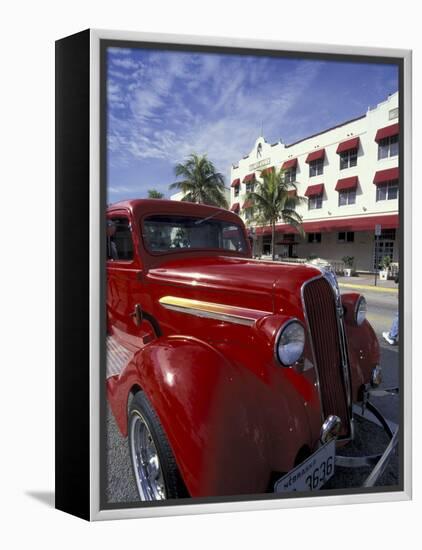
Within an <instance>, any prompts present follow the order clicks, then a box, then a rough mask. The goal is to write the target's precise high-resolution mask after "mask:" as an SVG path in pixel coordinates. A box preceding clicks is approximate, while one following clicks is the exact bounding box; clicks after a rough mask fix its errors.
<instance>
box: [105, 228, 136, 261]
mask: <svg viewBox="0 0 422 550" xmlns="http://www.w3.org/2000/svg"><path fill="white" fill-rule="evenodd" d="M107 259H108V260H123V261H128V260H132V259H133V242H132V232H131V227H130V224H129V220H128V219H127V218H123V217H118V218H117V217H116V218H109V219H108V220H107Z"/></svg>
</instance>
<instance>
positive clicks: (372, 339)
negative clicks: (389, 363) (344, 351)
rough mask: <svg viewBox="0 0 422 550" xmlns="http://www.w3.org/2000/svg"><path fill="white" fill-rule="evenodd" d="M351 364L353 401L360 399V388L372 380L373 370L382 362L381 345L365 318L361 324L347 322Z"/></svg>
mask: <svg viewBox="0 0 422 550" xmlns="http://www.w3.org/2000/svg"><path fill="white" fill-rule="evenodd" d="M345 326H346V334H347V340H348V351H349V361H350V365H351V377H352V396H353V401H359V400H360V389H361V388H362V386H363V385H365V384H368V383H369V382H370V380H371V373H372V370H373V369H374V367H375V366H376V365H379V364H380V346H379V342H378V338H377V335H376V334H375V331H374V329H373V328H372V325H371V324H370V323H369V322H368V321H367V320H365V321H364V322H363V323H362V324H361V325H360V326H357V325H356V324H351V323H346V325H345Z"/></svg>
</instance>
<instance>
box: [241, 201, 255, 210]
mask: <svg viewBox="0 0 422 550" xmlns="http://www.w3.org/2000/svg"><path fill="white" fill-rule="evenodd" d="M252 207H253V201H251V200H246V201H245V202H244V203H243V208H244V209H247V208H252Z"/></svg>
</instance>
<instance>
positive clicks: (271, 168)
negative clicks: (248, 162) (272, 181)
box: [261, 166, 274, 176]
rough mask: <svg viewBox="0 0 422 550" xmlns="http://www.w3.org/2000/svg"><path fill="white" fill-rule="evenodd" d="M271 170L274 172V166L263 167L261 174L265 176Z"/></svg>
mask: <svg viewBox="0 0 422 550" xmlns="http://www.w3.org/2000/svg"><path fill="white" fill-rule="evenodd" d="M271 172H274V166H268V168H264V170H262V172H261V176H267V175H268V174H271Z"/></svg>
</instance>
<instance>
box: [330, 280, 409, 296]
mask: <svg viewBox="0 0 422 550" xmlns="http://www.w3.org/2000/svg"><path fill="white" fill-rule="evenodd" d="M338 285H339V286H340V287H342V288H351V289H354V288H357V289H359V290H370V291H374V292H390V293H392V294H397V293H398V291H399V290H398V288H385V287H384V288H383V287H379V286H371V285H353V284H348V283H339V284H338Z"/></svg>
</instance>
